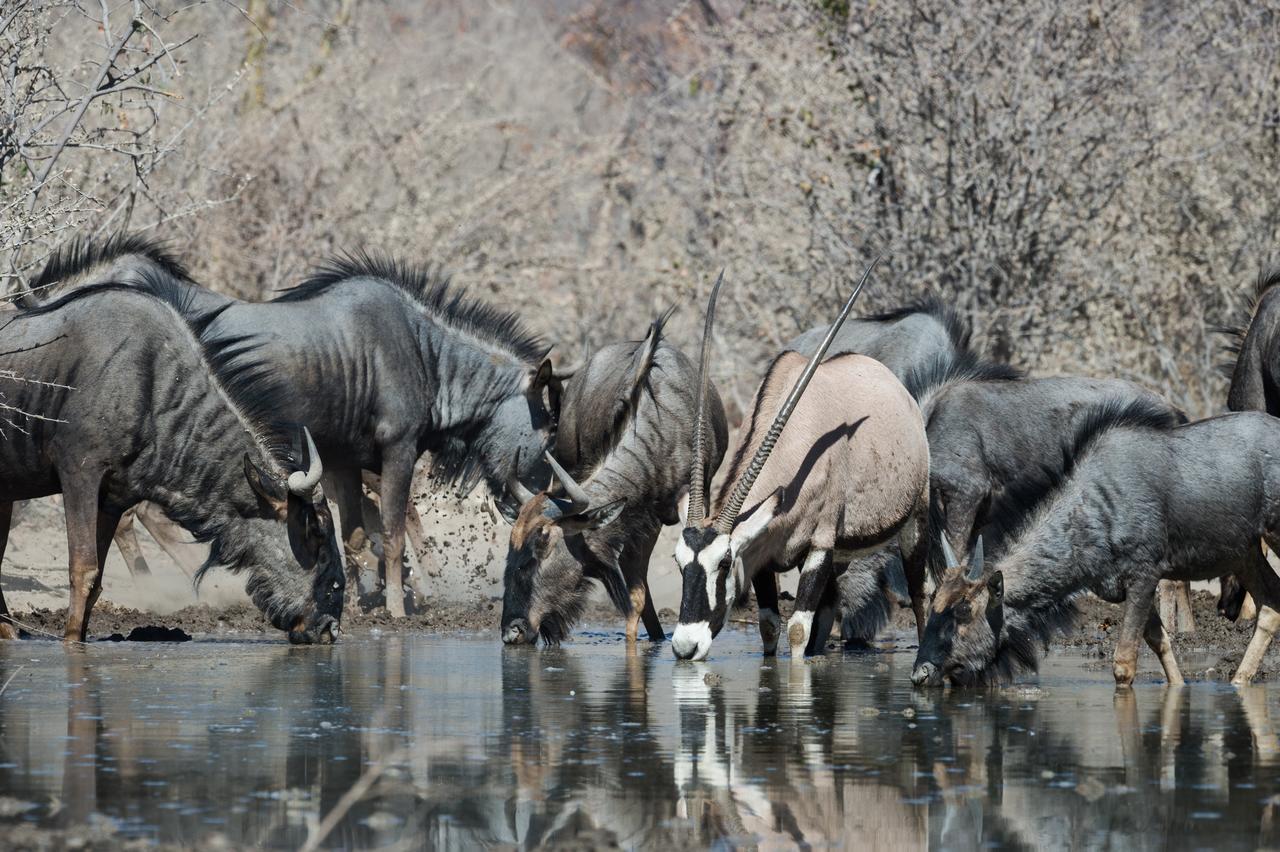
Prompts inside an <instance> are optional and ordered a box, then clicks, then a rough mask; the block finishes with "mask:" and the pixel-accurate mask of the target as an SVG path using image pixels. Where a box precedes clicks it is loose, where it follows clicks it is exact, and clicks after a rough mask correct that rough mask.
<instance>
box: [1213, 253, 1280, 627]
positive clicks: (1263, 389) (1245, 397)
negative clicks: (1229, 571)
mask: <svg viewBox="0 0 1280 852" xmlns="http://www.w3.org/2000/svg"><path fill="white" fill-rule="evenodd" d="M1278 284H1280V267H1274V268H1272V269H1264V270H1263V271H1262V273H1261V274H1260V275H1259V276H1258V282H1257V288H1256V291H1255V292H1256V295H1255V297H1254V303H1253V310H1252V311H1251V313H1250V314H1249V321H1248V322H1247V323H1246V324H1244V325H1243V326H1240V327H1238V328H1228V329H1223V330H1224V331H1225V332H1226V333H1227V334H1229V335H1230V337H1231V344H1230V345H1229V346H1228V350H1229V351H1230V352H1231V353H1232V354H1234V355H1235V356H1236V360H1235V363H1234V364H1232V365H1231V386H1230V388H1228V390H1227V408H1228V409H1229V410H1231V411H1265V412H1267V413H1268V414H1270V415H1272V416H1275V417H1280V287H1278V286H1277V285H1278ZM1264 546H1265V545H1264ZM1242 610H1243V611H1244V615H1245V617H1246V619H1248V618H1252V617H1253V613H1254V606H1253V602H1252V601H1250V600H1249V599H1248V595H1247V594H1246V592H1245V590H1244V585H1243V584H1242V583H1241V582H1240V580H1239V579H1238V578H1236V577H1232V576H1227V577H1223V578H1222V593H1221V595H1220V596H1219V598H1218V611H1219V612H1220V613H1222V615H1223V616H1224V617H1225V618H1228V619H1230V620H1231V621H1235V620H1236V619H1237V618H1239V617H1240V615H1241V612H1242Z"/></svg>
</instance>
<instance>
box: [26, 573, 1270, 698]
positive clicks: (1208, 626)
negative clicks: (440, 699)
mask: <svg viewBox="0 0 1280 852" xmlns="http://www.w3.org/2000/svg"><path fill="white" fill-rule="evenodd" d="M1216 605H1217V599H1216V597H1215V596H1214V595H1212V594H1210V593H1208V592H1197V593H1195V594H1194V595H1193V596H1192V607H1193V609H1194V612H1195V619H1196V632H1195V633H1189V634H1179V635H1177V636H1175V637H1174V649H1175V652H1176V653H1177V654H1178V660H1179V664H1180V665H1181V666H1182V670H1183V674H1184V675H1185V676H1186V677H1188V678H1191V679H1201V680H1206V679H1207V680H1224V679H1227V678H1228V677H1230V674H1231V672H1232V671H1234V670H1235V667H1236V665H1237V664H1239V662H1240V658H1241V657H1242V656H1243V655H1244V650H1245V647H1246V646H1247V645H1248V643H1249V638H1250V636H1251V635H1252V632H1253V623H1252V622H1248V623H1239V624H1231V623H1229V622H1227V621H1226V620H1224V619H1223V618H1222V617H1221V616H1219V615H1218V611H1217V608H1216ZM791 607H792V602H791V601H788V600H785V599H784V600H783V601H782V617H783V618H784V619H785V618H787V617H788V616H789V615H790V613H791ZM1121 612H1122V611H1121V608H1120V607H1119V606H1116V605H1113V604H1108V603H1104V602H1102V601H1099V600H1096V599H1094V598H1084V599H1082V600H1081V601H1080V617H1079V619H1078V620H1077V623H1076V625H1075V627H1074V628H1073V629H1072V630H1071V632H1070V633H1068V634H1067V635H1066V636H1064V637H1062V638H1060V639H1059V640H1058V641H1056V642H1055V643H1054V645H1055V647H1058V648H1061V649H1064V650H1070V651H1074V652H1078V653H1083V654H1086V655H1087V656H1089V657H1092V658H1096V666H1097V668H1098V669H1099V670H1107V671H1109V670H1110V667H1111V656H1112V654H1113V652H1114V651H1115V640H1116V635H1117V634H1118V632H1119V628H1120V619H1121ZM501 614H502V601H501V600H498V599H496V598H489V599H485V600H475V601H472V602H469V603H455V602H438V603H435V604H433V605H432V606H430V607H429V608H428V609H427V610H426V611H425V612H420V613H416V614H414V615H410V616H408V617H406V618H403V619H395V618H392V617H390V616H389V615H387V614H386V612H369V613H350V612H348V613H347V614H346V615H344V617H343V619H342V630H343V632H344V633H346V634H349V635H353V636H361V635H368V634H369V633H371V632H385V631H391V630H409V631H426V632H433V633H454V634H468V635H474V634H483V633H492V634H493V635H494V636H495V637H496V636H497V632H498V622H499V618H500V617H501ZM15 617H16V618H17V619H18V621H19V622H21V624H22V626H23V629H24V632H25V633H26V634H27V635H29V636H32V637H42V638H49V637H61V635H62V628H63V624H64V622H65V618H66V612H65V610H62V609H35V610H30V611H27V612H19V613H17V614H16V616H15ZM660 618H661V619H662V623H663V625H664V626H665V627H666V628H667V630H668V631H670V630H671V629H673V628H674V626H675V623H676V613H675V612H674V611H673V610H671V609H669V608H664V609H663V610H662V611H661V612H660ZM622 626H623V625H622V618H621V617H620V616H619V615H618V614H617V613H616V612H614V611H613V610H612V609H611V608H610V607H609V606H608V605H607V604H603V603H598V602H597V603H594V604H592V605H591V606H590V607H589V609H588V612H587V614H586V617H585V618H584V619H583V620H582V622H581V624H580V625H579V628H578V630H579V632H581V631H583V630H604V631H620V630H621V629H622ZM148 627H160V628H179V629H181V630H184V631H186V632H187V633H190V634H192V635H193V636H195V637H197V638H217V637H248V636H266V637H269V638H276V637H279V636H280V631H278V630H276V629H274V628H273V627H272V626H271V625H270V624H269V623H268V622H267V621H266V620H265V619H264V618H263V617H262V614H261V613H259V612H258V610H257V609H255V608H254V607H253V606H252V605H251V604H233V605H230V606H221V607H211V606H208V605H204V604H201V605H197V606H188V607H184V608H182V609H179V610H177V611H175V612H172V613H168V614H164V615H159V614H156V613H153V612H147V611H144V610H138V609H132V608H129V607H121V606H117V605H114V604H111V603H106V602H103V603H99V604H98V606H97V607H95V608H94V611H93V619H92V621H91V623H90V637H91V639H93V640H104V639H108V638H109V637H111V636H112V634H121V635H124V636H128V635H129V634H130V632H131V631H133V630H136V629H138V628H148ZM727 629H730V630H744V631H749V632H752V633H754V632H755V631H756V629H757V627H756V619H755V611H754V608H752V609H749V610H741V611H739V612H738V613H736V614H735V616H734V618H733V620H732V621H731V622H730V624H729V626H728V628H727ZM889 629H890V630H892V631H894V632H896V633H898V634H900V635H904V636H905V637H908V641H909V638H910V637H912V636H913V634H914V633H915V621H914V618H913V617H912V614H911V612H910V611H909V610H900V611H898V612H897V613H896V614H895V616H894V618H893V623H892V625H891V626H890V628H889ZM830 647H831V648H833V649H834V648H836V647H838V643H837V642H835V641H833V642H832V643H831V645H830ZM1277 653H1280V652H1276V651H1273V652H1272V653H1269V654H1268V655H1267V659H1266V660H1265V661H1264V663H1263V667H1262V669H1261V671H1260V678H1262V679H1268V678H1269V677H1274V676H1275V674H1276V673H1278V672H1280V664H1278V663H1277V662H1276V660H1277V659H1278V658H1277ZM1149 655H1150V652H1149V651H1148V650H1147V649H1146V647H1145V645H1144V646H1143V648H1142V657H1143V658H1144V659H1145V658H1146V657H1148V656H1149Z"/></svg>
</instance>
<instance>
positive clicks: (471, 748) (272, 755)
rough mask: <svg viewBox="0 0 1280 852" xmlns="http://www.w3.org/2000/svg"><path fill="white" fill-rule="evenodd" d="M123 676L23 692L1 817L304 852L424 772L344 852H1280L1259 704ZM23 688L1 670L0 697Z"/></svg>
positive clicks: (395, 649) (3, 766)
mask: <svg viewBox="0 0 1280 852" xmlns="http://www.w3.org/2000/svg"><path fill="white" fill-rule="evenodd" d="M477 644H479V643H477ZM484 644H485V646H486V647H491V646H489V645H488V643H484ZM102 650H104V649H101V648H90V649H73V650H72V651H70V652H68V653H67V654H66V655H65V656H62V657H60V658H59V660H58V661H57V662H56V663H53V664H44V665H45V666H46V668H45V669H44V670H43V671H42V672H41V673H40V677H39V679H37V678H34V677H29V675H30V673H29V672H25V673H23V674H24V676H23V677H19V678H17V679H16V680H15V681H14V685H13V686H11V687H10V690H11V691H10V692H9V693H8V694H6V696H5V698H6V700H5V701H4V702H3V703H0V730H3V731H4V737H3V739H2V740H0V789H4V790H6V791H8V793H7V794H8V795H11V796H14V797H15V801H19V800H20V801H29V802H31V803H33V807H34V809H33V810H32V811H30V812H28V813H26V814H25V815H24V817H23V818H26V819H32V820H35V821H37V822H38V823H39V824H40V825H42V826H45V827H50V828H58V827H68V826H73V825H83V824H84V823H85V822H92V821H93V820H94V815H95V814H102V815H105V816H108V817H110V818H112V819H114V820H116V821H118V825H119V826H120V827H121V830H122V831H124V832H126V833H129V832H132V833H136V834H139V835H145V836H147V837H152V838H156V839H160V840H165V839H171V838H186V839H187V840H188V841H190V840H191V839H193V838H200V837H202V836H206V835H207V833H208V832H210V831H212V830H216V831H218V832H219V833H221V834H223V835H225V836H226V837H227V839H228V840H229V841H230V842H232V843H233V844H235V845H249V846H263V845H270V846H293V847H297V846H299V845H301V844H302V843H303V842H304V841H305V840H306V839H307V837H308V831H309V830H310V829H309V826H314V825H315V824H316V822H317V821H318V819H319V816H320V815H322V814H325V813H328V812H329V811H330V810H332V809H333V808H334V807H335V805H336V804H337V803H338V801H339V800H340V798H341V797H342V795H343V794H344V793H345V792H346V791H347V790H349V789H350V788H351V787H352V786H353V785H354V784H355V783H356V782H357V780H358V779H359V778H360V777H361V775H362V774H363V773H365V772H366V771H367V770H368V768H369V767H370V766H371V765H373V764H376V763H377V762H378V761H380V760H381V759H383V758H385V757H386V756H387V755H389V754H392V753H396V752H400V750H401V749H402V748H403V747H404V746H406V745H411V746H412V747H411V748H410V749H408V750H407V751H406V752H403V753H404V754H406V755H407V756H406V757H403V758H402V759H399V760H398V762H396V763H394V764H393V765H391V766H390V767H389V768H388V769H387V770H386V771H385V772H383V773H382V774H381V775H380V776H378V777H377V778H376V780H375V782H374V783H373V785H372V787H371V788H370V790H369V793H368V795H367V796H366V797H364V798H363V799H361V800H360V801H358V802H357V803H356V804H355V806H354V807H353V808H352V809H351V811H350V812H349V813H348V814H347V816H346V817H345V818H344V819H343V820H342V821H341V822H340V823H339V825H338V827H337V829H336V830H335V833H334V834H332V835H330V837H329V840H328V842H329V843H330V844H336V845H342V846H380V845H387V844H393V843H395V842H397V841H399V840H402V839H405V838H415V842H423V843H426V844H428V845H430V846H431V847H433V848H434V847H450V848H453V847H467V846H474V845H503V846H518V847H536V846H558V845H566V844H574V845H579V846H580V845H583V844H591V845H608V844H618V845H621V846H623V847H628V848H632V847H661V848H666V847H672V846H681V847H684V846H691V845H708V844H713V843H716V842H724V841H727V842H730V843H733V842H741V843H748V844H759V845H763V846H776V845H784V844H785V845H789V846H790V845H795V844H799V843H814V844H818V845H826V844H829V843H832V842H838V841H844V842H849V841H856V842H857V844H858V845H866V846H872V845H874V846H876V847H886V848H902V847H911V848H919V847H922V846H926V845H928V846H940V847H944V848H954V847H960V848H969V847H974V846H978V845H981V844H982V843H993V842H994V843H998V844H1000V845H1016V846H1022V845H1026V846H1031V845H1037V846H1038V845H1042V844H1043V843H1046V842H1051V841H1061V840H1062V839H1064V838H1071V842H1074V843H1077V844H1079V845H1097V844H1100V843H1102V842H1104V838H1106V837H1108V836H1110V837H1113V838H1114V837H1117V836H1119V837H1120V838H1121V842H1122V843H1123V842H1124V840H1125V839H1131V840H1132V841H1134V842H1136V843H1139V844H1142V843H1143V842H1144V841H1146V840H1148V839H1151V838H1159V837H1163V836H1167V834H1168V833H1169V832H1170V831H1173V830H1177V831H1180V832H1184V833H1186V834H1187V837H1188V838H1189V839H1196V838H1203V839H1204V840H1206V841H1208V842H1211V841H1212V840H1214V839H1216V840H1217V842H1219V843H1222V842H1229V841H1239V842H1241V843H1248V844H1249V845H1257V844H1262V845H1266V844H1270V843H1272V842H1274V841H1275V840H1277V839H1280V838H1277V836H1276V835H1275V828H1274V825H1273V824H1272V819H1273V814H1272V813H1271V810H1270V809H1268V807H1267V806H1266V805H1265V801H1264V800H1265V799H1266V795H1267V793H1266V791H1269V790H1273V789H1275V787H1276V785H1277V783H1280V740H1278V738H1277V736H1276V733H1275V730H1276V725H1275V720H1274V719H1273V718H1272V713H1273V712H1274V710H1273V708H1272V706H1271V705H1272V704H1273V703H1274V702H1269V701H1268V700H1267V694H1266V692H1265V691H1263V690H1261V689H1258V688H1244V689H1241V690H1237V691H1225V690H1216V689H1197V690H1187V689H1178V688H1164V689H1154V688H1145V687H1144V688H1140V689H1137V690H1132V691H1126V692H1122V693H1113V692H1112V690H1111V688H1110V686H1109V685H1106V684H1103V683H1099V684H1097V685H1096V686H1089V687H1086V688H1083V689H1081V688H1080V687H1079V686H1078V685H1074V686H1072V687H1070V688H1066V687H1063V688H1056V687H1049V688H1046V689H1044V690H1043V691H1041V690H1038V689H1010V690H1004V691H987V692H983V693H964V692H956V691H951V692H947V693H941V692H937V693H920V692H912V691H911V690H909V689H908V688H906V687H905V686H904V685H903V684H902V680H903V677H902V674H903V672H902V668H903V667H904V666H905V665H906V663H907V660H906V659H905V657H904V658H902V659H895V660H894V664H893V665H891V666H887V667H885V668H884V669H883V670H881V671H877V672H867V671H866V670H865V668H863V667H860V668H858V669H857V670H856V671H855V670H854V669H853V668H851V667H849V666H845V665H841V664H838V663H828V664H823V665H804V666H793V665H790V664H785V665H781V666H779V665H776V664H775V663H774V661H771V660H763V661H761V663H760V665H759V666H758V669H757V670H756V671H755V672H754V673H752V672H745V673H742V674H741V675H740V676H739V677H736V678H724V679H721V678H720V677H719V676H718V674H717V672H716V670H715V669H714V668H711V667H708V666H706V665H704V664H681V665H674V664H672V663H671V662H670V661H669V659H668V658H667V657H666V655H665V654H663V652H662V649H661V648H654V649H652V650H650V651H648V652H645V653H640V654H637V655H630V656H626V657H617V658H615V657H612V656H610V655H605V654H590V653H589V654H583V653H582V651H583V650H584V649H582V648H577V649H575V653H565V652H562V651H559V650H555V649H553V650H550V651H544V652H542V653H527V652H525V651H524V650H523V649H519V650H515V651H511V652H508V653H503V654H498V653H491V654H486V655H484V659H485V662H484V663H483V666H484V667H485V668H484V670H476V671H472V672H470V673H468V674H467V675H465V676H462V675H458V674H456V673H449V672H442V671H440V666H439V663H440V655H441V654H449V655H451V656H453V657H457V656H458V655H459V654H460V653H462V652H470V651H473V650H474V651H475V652H476V654H481V652H480V651H478V650H476V649H472V648H459V647H450V648H448V649H444V650H434V651H433V650H432V649H431V648H429V647H425V646H423V645H421V644H418V643H414V642H413V641H412V640H409V641H406V639H405V637H387V639H386V641H385V642H383V643H381V644H378V645H375V644H372V643H370V644H360V643H351V644H350V645H349V646H348V647H347V648H345V649H343V648H342V646H338V647H337V648H335V649H332V650H333V651H334V652H335V653H328V652H326V655H325V658H324V659H320V660H315V661H314V662H315V664H314V665H301V666H300V665H298V663H299V655H300V654H304V653H307V652H305V651H303V650H302V649H293V648H288V647H273V648H271V649H270V651H271V652H272V653H262V652H261V650H262V649H259V652H258V653H255V655H254V656H253V657H252V658H251V659H247V660H240V661H237V665H235V666H232V665H226V666H218V665H210V663H209V658H208V657H207V656H202V655H194V654H193V655H191V656H190V657H185V658H181V659H179V660H175V661H171V663H170V664H169V665H168V667H167V668H166V669H164V670H163V671H162V670H160V669H151V668H146V667H139V666H137V665H136V663H137V658H136V657H129V656H125V657H122V658H121V662H120V664H116V663H115V662H112V661H108V663H107V664H103V662H102V661H101V660H100V659H99V660H94V659H93V655H94V653H95V652H98V651H102ZM339 650H341V653H336V652H337V651H339ZM495 650H496V649H495ZM312 651H314V649H312ZM313 656H314V654H313ZM886 659H889V658H888V657H886ZM26 664H27V665H28V666H30V665H33V664H32V663H30V661H27V663H26ZM16 665H17V663H14V662H12V661H9V660H4V661H0V681H3V680H5V679H7V678H8V677H9V675H10V674H12V673H13V670H14V668H15V667H16ZM184 668H188V669H190V671H186V672H184V671H183V670H182V669H184ZM197 675H199V677H197ZM195 682H199V683H200V686H199V687H195V686H192V687H189V688H182V689H181V690H178V691H175V689H174V688H173V686H172V684H174V683H195ZM24 683H25V684H26V685H24ZM64 684H65V687H64ZM197 693H198V694H199V696H197ZM10 699H12V700H10ZM184 708H185V710H184ZM179 710H184V712H177V711H179ZM1193 814H1194V815H1196V817H1195V819H1192V815H1193ZM1207 817H1214V819H1212V820H1209V821H1205V822H1197V821H1196V820H1201V819H1205V818H1207ZM1197 832H1204V833H1203V834H1198V833H1197Z"/></svg>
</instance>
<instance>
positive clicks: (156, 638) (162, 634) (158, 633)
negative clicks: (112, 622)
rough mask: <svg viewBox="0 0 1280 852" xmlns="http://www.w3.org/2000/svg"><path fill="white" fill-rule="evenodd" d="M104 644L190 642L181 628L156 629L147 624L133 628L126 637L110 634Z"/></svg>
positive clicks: (188, 636) (154, 626) (189, 637)
mask: <svg viewBox="0 0 1280 852" xmlns="http://www.w3.org/2000/svg"><path fill="white" fill-rule="evenodd" d="M103 641H106V642H190V641H191V634H190V633H188V632H187V631H185V630H183V629H182V628H181V627H157V626H156V625H154V624H148V625H147V626H146V627H135V628H133V629H132V630H130V631H129V635H128V636H124V635H121V634H119V633H112V634H111V635H110V636H108V637H107V638H106V639H105V640H103Z"/></svg>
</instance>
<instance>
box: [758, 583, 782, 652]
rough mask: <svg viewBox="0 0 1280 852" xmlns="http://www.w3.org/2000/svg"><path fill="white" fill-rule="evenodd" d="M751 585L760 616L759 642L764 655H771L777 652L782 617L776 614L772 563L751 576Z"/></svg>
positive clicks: (776, 586)
mask: <svg viewBox="0 0 1280 852" xmlns="http://www.w3.org/2000/svg"><path fill="white" fill-rule="evenodd" d="M751 587H752V588H753V589H754V590H755V593H756V608H757V609H758V610H759V617H760V642H761V643H762V644H763V645H764V655H765V656H766V657H772V656H773V655H774V654H776V653H778V633H779V632H780V630H781V627H782V618H781V617H780V616H779V615H778V570H777V567H776V566H774V565H766V566H764V567H763V568H761V569H760V570H759V571H757V572H756V575H755V576H754V577H752V578H751Z"/></svg>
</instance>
